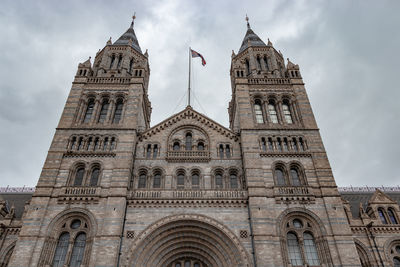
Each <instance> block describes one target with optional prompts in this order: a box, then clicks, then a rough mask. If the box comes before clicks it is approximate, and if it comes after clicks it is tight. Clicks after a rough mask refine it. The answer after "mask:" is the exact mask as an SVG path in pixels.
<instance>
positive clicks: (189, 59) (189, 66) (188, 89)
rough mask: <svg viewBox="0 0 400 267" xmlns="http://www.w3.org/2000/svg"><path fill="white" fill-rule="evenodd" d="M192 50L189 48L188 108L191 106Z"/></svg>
mask: <svg viewBox="0 0 400 267" xmlns="http://www.w3.org/2000/svg"><path fill="white" fill-rule="evenodd" d="M190 50H192V49H191V48H190V46H189V86H188V106H190V69H191V68H192V66H191V60H190V57H191V51H190Z"/></svg>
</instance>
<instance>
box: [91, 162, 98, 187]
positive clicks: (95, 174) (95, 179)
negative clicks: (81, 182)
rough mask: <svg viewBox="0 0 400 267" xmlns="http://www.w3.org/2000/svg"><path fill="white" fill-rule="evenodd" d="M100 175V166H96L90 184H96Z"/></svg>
mask: <svg viewBox="0 0 400 267" xmlns="http://www.w3.org/2000/svg"><path fill="white" fill-rule="evenodd" d="M99 176H100V169H99V168H97V167H96V168H94V169H93V171H92V175H91V176H90V184H89V185H90V186H96V185H97V184H98V182H99Z"/></svg>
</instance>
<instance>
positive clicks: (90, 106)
mask: <svg viewBox="0 0 400 267" xmlns="http://www.w3.org/2000/svg"><path fill="white" fill-rule="evenodd" d="M93 109H94V99H89V101H88V104H87V108H86V113H85V118H84V119H83V122H85V123H88V122H90V119H91V118H92V115H93Z"/></svg>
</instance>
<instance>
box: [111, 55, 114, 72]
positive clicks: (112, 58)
mask: <svg viewBox="0 0 400 267" xmlns="http://www.w3.org/2000/svg"><path fill="white" fill-rule="evenodd" d="M114 61H115V55H112V56H111V62H110V69H111V68H112V66H113V64H114Z"/></svg>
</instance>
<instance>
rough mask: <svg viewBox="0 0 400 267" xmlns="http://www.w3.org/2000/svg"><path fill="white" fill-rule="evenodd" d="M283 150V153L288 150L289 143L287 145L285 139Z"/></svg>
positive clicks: (285, 139) (284, 139)
mask: <svg viewBox="0 0 400 267" xmlns="http://www.w3.org/2000/svg"><path fill="white" fill-rule="evenodd" d="M283 150H284V151H288V150H289V143H288V140H287V138H286V137H285V138H283Z"/></svg>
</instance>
